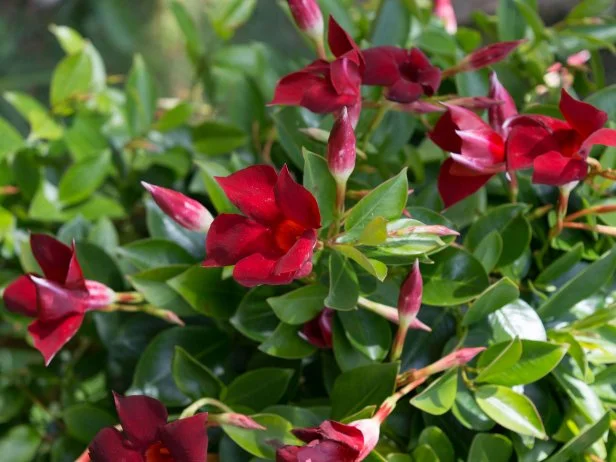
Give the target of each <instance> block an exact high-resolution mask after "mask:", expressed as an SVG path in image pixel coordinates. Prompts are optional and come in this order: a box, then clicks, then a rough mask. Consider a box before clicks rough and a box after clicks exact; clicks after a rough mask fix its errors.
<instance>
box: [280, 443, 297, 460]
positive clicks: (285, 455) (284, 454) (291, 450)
mask: <svg viewBox="0 0 616 462" xmlns="http://www.w3.org/2000/svg"><path fill="white" fill-rule="evenodd" d="M301 448H302V447H301V446H283V447H281V448H280V449H278V450H277V451H276V462H297V461H298V460H299V459H298V454H299V450H300V449H301Z"/></svg>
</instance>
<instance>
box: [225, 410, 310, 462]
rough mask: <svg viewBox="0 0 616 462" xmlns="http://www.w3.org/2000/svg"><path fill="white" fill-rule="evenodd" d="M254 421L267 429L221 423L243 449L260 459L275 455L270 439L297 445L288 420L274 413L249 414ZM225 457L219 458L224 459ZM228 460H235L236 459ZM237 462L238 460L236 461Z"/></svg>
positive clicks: (271, 458)
mask: <svg viewBox="0 0 616 462" xmlns="http://www.w3.org/2000/svg"><path fill="white" fill-rule="evenodd" d="M251 417H252V418H253V419H254V420H255V422H257V423H258V424H261V425H262V426H264V427H265V428H266V429H267V430H265V431H255V430H247V429H245V428H240V427H233V426H230V425H223V427H222V428H223V430H224V432H225V433H226V434H227V435H228V436H229V437H230V438H231V439H232V440H233V441H235V443H236V444H237V445H238V446H240V447H241V448H242V449H243V450H244V451H247V452H249V453H250V454H252V455H253V456H255V457H259V458H261V459H267V460H274V458H275V457H276V449H275V446H274V445H272V441H276V442H277V443H280V444H283V445H285V444H288V445H298V444H301V442H300V441H299V440H298V439H297V438H295V437H294V436H293V434H292V433H291V430H292V428H293V426H292V425H291V423H290V422H288V421H287V420H285V419H283V418H282V417H280V416H278V415H274V414H257V415H253V416H251ZM225 460H226V459H221V461H223V462H224V461H225ZM229 462H236V459H233V461H231V460H229ZM237 462H239V461H237Z"/></svg>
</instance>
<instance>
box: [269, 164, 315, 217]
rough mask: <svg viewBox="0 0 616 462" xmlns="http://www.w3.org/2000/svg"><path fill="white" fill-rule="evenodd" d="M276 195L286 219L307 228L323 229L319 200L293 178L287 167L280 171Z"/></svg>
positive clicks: (275, 190)
mask: <svg viewBox="0 0 616 462" xmlns="http://www.w3.org/2000/svg"><path fill="white" fill-rule="evenodd" d="M274 195H275V197H276V203H277V204H278V207H279V209H280V210H281V211H282V215H283V216H284V217H285V218H288V219H290V220H293V221H294V222H295V223H297V224H299V225H301V226H303V227H305V228H315V229H318V228H320V227H321V213H320V212H319V205H318V204H317V200H316V199H315V198H314V196H313V195H312V193H310V191H308V190H307V189H306V188H304V187H303V186H302V185H300V184H298V183H296V182H295V180H294V179H293V178H291V175H290V174H289V169H288V168H287V166H286V165H285V166H284V167H282V170H281V171H280V175H279V176H278V181H277V183H276V186H275V187H274Z"/></svg>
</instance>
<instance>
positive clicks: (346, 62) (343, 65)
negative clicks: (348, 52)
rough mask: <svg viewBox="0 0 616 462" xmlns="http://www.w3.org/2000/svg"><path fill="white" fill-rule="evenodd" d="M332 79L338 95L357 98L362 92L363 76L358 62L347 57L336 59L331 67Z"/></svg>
mask: <svg viewBox="0 0 616 462" xmlns="http://www.w3.org/2000/svg"><path fill="white" fill-rule="evenodd" d="M330 81H331V83H332V86H333V87H334V89H335V90H336V93H337V94H338V95H349V96H352V97H355V98H357V97H358V96H359V92H360V85H361V77H360V75H359V68H358V67H357V64H355V63H354V62H352V61H351V60H350V59H349V58H347V57H341V58H338V59H336V60H335V61H334V62H333V63H332V64H331V67H330Z"/></svg>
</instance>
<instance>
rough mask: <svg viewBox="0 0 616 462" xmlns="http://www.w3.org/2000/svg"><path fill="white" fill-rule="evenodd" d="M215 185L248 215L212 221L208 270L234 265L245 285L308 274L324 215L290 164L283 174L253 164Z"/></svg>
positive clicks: (275, 282)
mask: <svg viewBox="0 0 616 462" xmlns="http://www.w3.org/2000/svg"><path fill="white" fill-rule="evenodd" d="M216 181H218V184H219V185H220V186H221V188H222V189H223V190H224V192H225V194H226V195H227V197H228V198H229V200H230V201H231V202H232V203H233V204H234V205H235V206H236V207H237V208H239V209H240V210H241V211H242V213H244V215H246V216H242V215H237V214H229V213H224V214H222V215H219V216H217V217H216V218H215V219H214V222H213V223H212V226H211V227H210V231H209V233H208V235H207V239H206V251H207V260H206V261H205V263H204V265H205V266H210V267H211V266H229V265H235V268H234V270H233V277H234V278H235V280H237V281H238V282H239V283H240V284H242V285H244V286H247V287H252V286H256V285H259V284H270V285H278V284H288V283H290V282H291V281H293V280H294V279H297V278H302V277H305V276H307V275H308V274H310V272H311V271H312V253H313V250H314V246H315V244H316V242H317V232H316V230H317V229H318V228H320V227H321V215H320V213H319V206H318V205H317V201H316V199H315V198H314V196H313V195H312V194H311V193H310V192H309V191H308V190H307V189H306V188H304V187H303V186H301V185H299V184H297V183H296V182H295V181H294V180H293V179H292V178H291V175H290V174H289V170H288V169H287V166H286V165H285V166H284V167H283V168H282V170H281V171H280V174H276V170H274V169H273V168H272V167H270V166H266V165H255V166H252V167H248V168H245V169H243V170H240V171H238V172H236V173H233V174H232V175H229V176H228V177H223V178H221V177H216Z"/></svg>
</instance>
